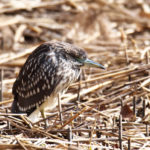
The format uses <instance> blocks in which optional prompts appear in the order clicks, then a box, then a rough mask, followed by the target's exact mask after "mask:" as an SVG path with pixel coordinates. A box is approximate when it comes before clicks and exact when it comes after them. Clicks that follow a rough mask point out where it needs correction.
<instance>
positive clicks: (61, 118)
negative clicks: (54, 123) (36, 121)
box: [58, 94, 63, 122]
mask: <svg viewBox="0 0 150 150" xmlns="http://www.w3.org/2000/svg"><path fill="white" fill-rule="evenodd" d="M58 110H59V117H60V121H61V122H62V121H63V116H62V107H61V96H60V94H58Z"/></svg>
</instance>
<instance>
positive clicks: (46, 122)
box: [40, 109, 48, 129]
mask: <svg viewBox="0 0 150 150" xmlns="http://www.w3.org/2000/svg"><path fill="white" fill-rule="evenodd" d="M40 112H41V116H42V118H43V119H45V129H46V128H47V127H48V120H46V116H45V112H44V109H42V110H40Z"/></svg>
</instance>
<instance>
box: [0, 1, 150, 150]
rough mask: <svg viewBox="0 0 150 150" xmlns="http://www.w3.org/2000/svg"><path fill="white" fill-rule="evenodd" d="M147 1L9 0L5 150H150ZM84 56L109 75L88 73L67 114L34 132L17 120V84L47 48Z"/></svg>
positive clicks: (71, 95) (2, 12) (0, 55)
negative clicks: (53, 44) (39, 49)
mask: <svg viewBox="0 0 150 150" xmlns="http://www.w3.org/2000/svg"><path fill="white" fill-rule="evenodd" d="M149 4H150V3H149V1H144V0H141V1H139V0H133V1H131V0H130V1H129V0H122V1H120V0H109V1H105V0H87V1H83V0H74V1H73V0H60V1H57V0H52V1H49V0H34V1H30V0H20V1H17V0H7V1H6V0H1V2H0V22H1V23H0V49H1V50H0V69H1V75H0V81H1V82H0V83H1V92H0V98H1V102H0V129H1V131H0V149H51V150H52V149H74V150H75V149H79V150H81V149H90V150H91V149H93V150H97V149H129V150H130V149H141V150H144V149H149V148H150V137H149V117H150V116H149V107H150V105H149V99H150V86H149V85H150V64H149V60H150V58H149V57H150V56H149V50H150V41H149V39H150V34H149V29H150V5H149ZM49 40H59V41H67V42H70V43H73V44H75V45H78V46H80V47H82V48H84V49H85V50H86V51H87V52H88V55H89V57H90V58H91V59H93V60H95V61H97V62H100V63H101V64H103V65H104V66H105V67H107V70H106V71H103V70H98V69H84V70H83V72H82V76H81V80H80V81H78V82H76V83H74V84H72V85H71V86H70V87H69V90H68V91H67V93H66V94H65V95H64V96H63V98H62V110H61V109H59V111H58V108H56V109H54V110H53V111H50V112H47V119H48V120H49V127H48V128H47V129H45V128H44V121H40V122H37V123H35V124H32V123H31V122H30V121H29V120H28V118H27V117H26V116H25V115H21V118H22V119H16V118H15V117H14V114H10V107H11V102H12V100H13V96H12V94H11V89H12V85H13V82H14V81H15V78H16V76H17V74H18V72H19V70H20V67H21V66H22V65H23V64H24V62H25V60H26V58H27V56H28V55H29V54H30V53H31V52H32V51H33V49H34V48H35V47H36V46H37V45H39V44H40V43H42V42H45V41H49Z"/></svg>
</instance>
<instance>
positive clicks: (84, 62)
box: [66, 44, 105, 69]
mask: <svg viewBox="0 0 150 150" xmlns="http://www.w3.org/2000/svg"><path fill="white" fill-rule="evenodd" d="M70 46H71V47H70ZM68 48H69V49H68ZM67 49H68V53H70V55H72V56H73V57H74V58H75V60H76V61H77V62H79V63H80V64H81V66H86V67H95V68H101V69H105V67H104V66H103V65H101V64H99V63H97V62H94V61H93V60H90V59H88V57H87V54H86V52H85V51H84V50H83V49H81V48H79V47H75V46H73V45H70V44H69V45H68V47H67V48H66V50H67Z"/></svg>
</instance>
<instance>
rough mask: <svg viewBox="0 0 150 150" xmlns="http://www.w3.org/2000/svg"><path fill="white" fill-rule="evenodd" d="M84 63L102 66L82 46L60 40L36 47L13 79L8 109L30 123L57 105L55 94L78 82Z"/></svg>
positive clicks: (61, 92) (85, 64) (60, 93)
mask: <svg viewBox="0 0 150 150" xmlns="http://www.w3.org/2000/svg"><path fill="white" fill-rule="evenodd" d="M83 66H90V67H97V68H101V69H105V67H104V66H103V65H101V64H99V63H97V62H94V61H92V60H90V59H88V57H87V53H86V52H85V50H83V49H82V48H79V47H77V46H75V45H73V44H69V43H66V42H61V41H49V42H45V43H43V44H41V45H40V46H38V47H37V48H36V49H35V50H33V52H32V53H31V54H30V55H29V57H28V58H27V60H26V62H25V64H24V65H23V66H22V68H21V70H20V72H19V74H18V77H17V78H16V80H15V82H14V84H13V88H12V94H13V96H14V100H13V102H12V106H11V112H12V113H15V114H21V113H26V114H27V116H28V118H29V119H30V121H31V122H33V123H34V122H36V121H37V118H39V116H40V114H41V116H42V117H43V118H45V111H46V110H47V109H49V110H52V109H53V108H55V107H56V106H57V103H58V101H57V99H58V95H62V94H63V93H64V92H66V90H67V88H68V87H69V85H70V84H71V83H74V82H75V81H77V79H78V78H79V76H80V73H81V68H82V67H83Z"/></svg>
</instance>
